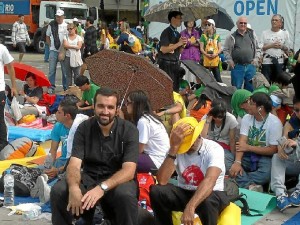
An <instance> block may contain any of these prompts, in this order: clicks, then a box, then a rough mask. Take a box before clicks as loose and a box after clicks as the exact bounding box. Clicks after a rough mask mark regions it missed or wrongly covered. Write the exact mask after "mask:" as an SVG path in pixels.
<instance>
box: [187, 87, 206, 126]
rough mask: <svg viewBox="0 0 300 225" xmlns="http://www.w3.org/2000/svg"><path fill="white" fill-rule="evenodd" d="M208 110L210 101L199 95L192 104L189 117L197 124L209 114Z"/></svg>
mask: <svg viewBox="0 0 300 225" xmlns="http://www.w3.org/2000/svg"><path fill="white" fill-rule="evenodd" d="M198 90H199V89H198ZM196 92H197V91H196ZM210 110H211V101H210V99H209V98H208V97H207V96H206V95H204V94H203V95H200V97H197V101H196V102H195V103H194V105H193V106H192V108H191V110H190V116H192V117H194V118H196V119H197V120H198V122H200V120H202V118H203V116H205V115H206V114H207V113H209V111H210Z"/></svg>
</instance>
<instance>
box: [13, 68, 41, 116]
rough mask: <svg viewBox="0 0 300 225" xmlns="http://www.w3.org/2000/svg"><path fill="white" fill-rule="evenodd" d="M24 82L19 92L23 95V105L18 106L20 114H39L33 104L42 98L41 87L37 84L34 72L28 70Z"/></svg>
mask: <svg viewBox="0 0 300 225" xmlns="http://www.w3.org/2000/svg"><path fill="white" fill-rule="evenodd" d="M25 81H26V84H25V85H24V87H23V90H21V91H19V94H20V95H21V96H23V97H24V104H23V105H24V107H22V108H20V110H21V113H22V116H26V115H30V114H34V115H35V116H38V115H39V111H38V109H37V107H36V106H35V105H36V104H38V102H39V101H40V100H41V99H42V98H43V88H42V87H40V86H38V84H37V82H36V76H35V74H33V73H31V72H28V73H27V75H26V77H25Z"/></svg>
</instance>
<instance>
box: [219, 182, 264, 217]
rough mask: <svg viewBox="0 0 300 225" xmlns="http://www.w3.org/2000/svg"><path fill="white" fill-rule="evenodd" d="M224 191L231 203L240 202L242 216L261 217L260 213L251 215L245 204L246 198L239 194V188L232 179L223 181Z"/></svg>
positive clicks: (246, 203)
mask: <svg viewBox="0 0 300 225" xmlns="http://www.w3.org/2000/svg"><path fill="white" fill-rule="evenodd" d="M224 191H225V193H226V195H227V197H228V198H229V200H230V201H231V202H233V203H234V202H237V201H240V202H241V203H242V206H239V207H240V208H241V210H242V214H243V215H245V216H263V215H262V214H261V213H258V214H253V215H252V214H251V213H250V208H249V205H248V202H247V196H246V195H245V194H243V193H241V194H240V191H239V186H238V184H237V182H236V181H235V180H234V179H232V178H225V179H224Z"/></svg>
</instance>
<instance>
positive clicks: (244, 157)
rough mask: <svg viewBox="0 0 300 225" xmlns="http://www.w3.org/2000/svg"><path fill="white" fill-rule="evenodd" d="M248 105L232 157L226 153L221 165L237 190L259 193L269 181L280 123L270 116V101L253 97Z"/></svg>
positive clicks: (276, 118) (275, 117) (258, 93)
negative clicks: (233, 180) (227, 172)
mask: <svg viewBox="0 0 300 225" xmlns="http://www.w3.org/2000/svg"><path fill="white" fill-rule="evenodd" d="M249 104H250V107H249V114H247V115H245V116H244V117H243V119H242V123H241V130H240V139H239V142H238V144H237V145H236V153H235V155H234V154H232V153H230V152H229V151H226V152H225V163H226V169H227V170H228V171H229V174H230V176H232V177H236V181H237V183H238V185H239V186H240V187H242V188H248V189H249V190H253V191H260V192H262V191H263V188H262V185H264V184H267V183H268V182H269V181H270V177H271V159H272V156H273V154H274V153H276V152H277V145H278V143H277V140H278V139H279V138H280V137H281V135H282V123H281V122H280V120H279V119H278V117H277V116H274V115H273V114H271V111H272V100H271V98H270V97H269V96H268V95H267V94H265V93H263V92H257V93H255V94H253V95H252V96H251V97H250V101H249Z"/></svg>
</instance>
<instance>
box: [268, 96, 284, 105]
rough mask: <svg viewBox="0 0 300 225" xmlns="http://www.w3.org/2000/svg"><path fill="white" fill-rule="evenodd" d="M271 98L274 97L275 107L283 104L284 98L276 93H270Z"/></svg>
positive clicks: (273, 103)
mask: <svg viewBox="0 0 300 225" xmlns="http://www.w3.org/2000/svg"><path fill="white" fill-rule="evenodd" d="M270 98H271V99H272V105H273V106H274V107H278V106H280V105H281V103H282V100H281V99H280V98H279V97H277V96H276V95H270Z"/></svg>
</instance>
